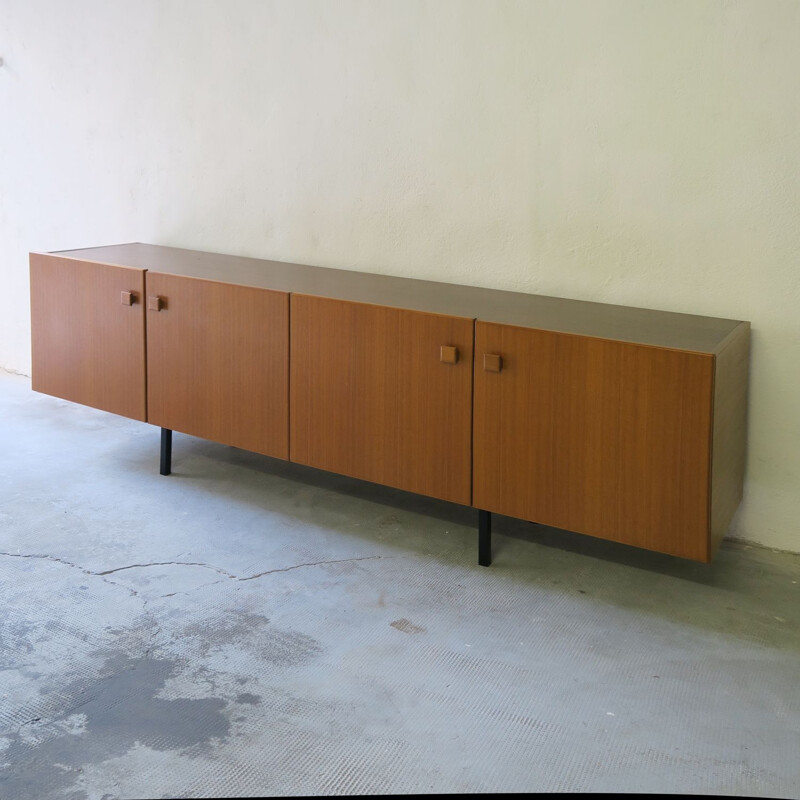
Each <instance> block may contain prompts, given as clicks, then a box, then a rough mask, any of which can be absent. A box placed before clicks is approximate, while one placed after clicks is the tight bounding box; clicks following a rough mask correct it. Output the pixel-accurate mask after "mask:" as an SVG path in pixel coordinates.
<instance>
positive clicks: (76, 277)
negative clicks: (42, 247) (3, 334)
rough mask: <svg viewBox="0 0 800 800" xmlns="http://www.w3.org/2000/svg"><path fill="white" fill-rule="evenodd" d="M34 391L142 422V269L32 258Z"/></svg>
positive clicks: (34, 256)
mask: <svg viewBox="0 0 800 800" xmlns="http://www.w3.org/2000/svg"><path fill="white" fill-rule="evenodd" d="M30 278H31V351H32V357H33V361H32V383H31V385H32V387H33V389H34V390H35V391H37V392H44V393H45V394H51V395H55V396H56V397H62V398H64V399H65V400H72V401H74V402H76V403H82V404H84V405H87V406H92V407H94V408H100V409H103V410H104V411H111V412H113V413H114V414H121V415H122V416H124V417H131V418H133V419H138V420H144V419H145V353H144V311H143V306H142V297H143V293H144V272H143V271H142V270H140V269H130V268H128V267H114V266H109V265H106V264H95V263H92V262H86V261H78V260H76V259H71V258H60V257H58V256H53V255H45V254H36V253H32V254H31V256H30Z"/></svg>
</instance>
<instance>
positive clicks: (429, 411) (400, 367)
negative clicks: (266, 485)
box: [290, 295, 473, 505]
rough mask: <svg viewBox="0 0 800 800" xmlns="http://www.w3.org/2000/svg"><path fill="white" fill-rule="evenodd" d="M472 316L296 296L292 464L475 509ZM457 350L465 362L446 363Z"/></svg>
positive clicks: (292, 323) (293, 314)
mask: <svg viewBox="0 0 800 800" xmlns="http://www.w3.org/2000/svg"><path fill="white" fill-rule="evenodd" d="M472 330H473V323H472V320H469V319H459V318H454V317H448V316H442V315H437V314H426V313H420V312H415V311H404V310H400V309H394V308H386V307H381V306H372V305H366V304H362V303H351V302H345V301H341V300H331V299H327V298H320V297H309V296H304V295H292V299H291V413H290V420H291V448H290V449H291V460H292V461H296V462H297V463H300V464H307V465H309V466H312V467H318V468H320V469H325V470H330V471H332V472H337V473H339V474H342V475H350V476H352V477H356V478H361V479H363V480H368V481H373V482H375V483H381V484H385V485H387V486H394V487H396V488H399V489H405V490H407V491H410V492H416V493H418V494H424V495H428V496H431V497H437V498H440V499H443V500H450V501H452V502H455V503H462V504H464V505H468V504H469V502H470V468H471V455H470V426H471V422H470V420H471V394H472ZM442 346H445V347H455V348H457V350H458V354H459V357H458V361H457V362H456V363H455V364H447V363H444V362H442V361H441V348H442Z"/></svg>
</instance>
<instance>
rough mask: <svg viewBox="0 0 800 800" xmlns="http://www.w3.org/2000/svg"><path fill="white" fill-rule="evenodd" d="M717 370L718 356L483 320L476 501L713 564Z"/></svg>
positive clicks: (478, 354)
mask: <svg viewBox="0 0 800 800" xmlns="http://www.w3.org/2000/svg"><path fill="white" fill-rule="evenodd" d="M484 354H490V355H498V356H500V357H501V359H502V369H501V371H499V372H492V371H486V370H485V369H484V368H483V357H484ZM712 367H713V359H712V357H711V356H709V355H702V354H695V353H686V352H682V351H677V350H665V349H661V348H655V347H649V346H642V345H633V344H628V343H623V342H616V341H609V340H604V339H595V338H590V337H582V336H575V335H572V334H560V333H552V332H548V331H538V330H532V329H525V328H515V327H511V326H504V325H493V324H488V323H482V322H478V323H477V327H476V350H475V408H474V485H473V504H474V505H476V506H478V507H479V508H484V509H486V510H487V511H495V512H498V513H501V514H507V515H509V516H513V517H519V518H521V519H528V520H532V521H534V522H539V523H542V524H546V525H552V526H554V527H557V528H563V529H566V530H571V531H576V532H579V533H586V534H591V535H593V536H598V537H601V538H604V539H611V540H614V541H618V542H623V543H625V544H631V545H635V546H638V547H643V548H646V549H649V550H657V551H660V552H664V553H670V554H673V555H678V556H682V557H684V558H692V559H695V560H699V561H706V560H707V558H708V508H709V505H708V503H709V498H708V482H709V465H710V457H709V456H710V454H709V447H710V440H711V436H710V433H711V431H710V425H711V382H712Z"/></svg>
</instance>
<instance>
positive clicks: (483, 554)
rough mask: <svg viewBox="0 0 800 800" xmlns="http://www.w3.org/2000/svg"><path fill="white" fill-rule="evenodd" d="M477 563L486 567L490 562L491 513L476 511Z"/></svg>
mask: <svg viewBox="0 0 800 800" xmlns="http://www.w3.org/2000/svg"><path fill="white" fill-rule="evenodd" d="M478 563H479V564H480V565H481V566H482V567H488V566H489V565H490V564H491V563H492V513H491V511H480V510H479V511H478Z"/></svg>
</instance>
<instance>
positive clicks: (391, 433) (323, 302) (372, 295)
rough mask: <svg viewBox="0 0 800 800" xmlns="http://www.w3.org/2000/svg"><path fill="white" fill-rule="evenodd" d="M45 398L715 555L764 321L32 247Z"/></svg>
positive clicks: (481, 505)
mask: <svg viewBox="0 0 800 800" xmlns="http://www.w3.org/2000/svg"><path fill="white" fill-rule="evenodd" d="M30 278H31V318H32V326H31V329H32V352H33V372H32V386H33V389H34V390H35V391H38V392H44V393H46V394H50V395H55V396H56V397H61V398H64V399H66V400H71V401H74V402H77V403H82V404H85V405H88V406H93V407H95V408H99V409H103V410H105V411H110V412H113V413H115V414H121V415H123V416H126V417H130V418H132V419H136V420H141V421H143V422H149V423H151V424H153V425H157V426H159V427H160V428H161V429H162V449H161V471H162V473H163V474H169V472H170V469H171V466H170V465H171V436H172V431H173V430H175V431H180V432H183V433H187V434H191V435H193V436H198V437H201V438H204V439H209V440H212V441H216V442H221V443H223V444H228V445H232V446H235V447H239V448H243V449H246V450H251V451H255V452H258V453H263V454H265V455H268V456H272V457H274V458H279V459H286V460H289V461H293V462H296V463H299V464H305V465H308V466H311V467H316V468H319V469H323V470H329V471H332V472H336V473H339V474H342V475H348V476H351V477H354V478H359V479H362V480H366V481H372V482H375V483H380V484H384V485H387V486H392V487H396V488H398V489H403V490H406V491H409V492H415V493H418V494H422V495H428V496H430V497H435V498H439V499H442V500H446V501H449V502H453V503H459V504H461V505H465V506H473V507H475V508H476V509H478V512H479V513H478V520H479V525H478V528H479V537H478V560H479V563H480V564H483V565H488V564H489V563H490V562H491V514H492V513H497V514H503V515H507V516H510V517H516V518H519V519H524V520H529V521H532V522H537V523H541V524H544V525H549V526H553V527H556V528H561V529H566V530H571V531H575V532H578V533H583V534H588V535H591V536H596V537H600V538H603V539H610V540H613V541H616V542H622V543H624V544H628V545H632V546H636V547H641V548H645V549H648V550H655V551H659V552H662V553H668V554H671V555H675V556H679V557H682V558H687V559H693V560H696V561H702V562H709V561H711V559H712V557H713V555H714V553H715V551H716V549H717V547H718V545H719V543H720V541H721V540H722V538H723V537H724V535H725V532H726V530H727V528H728V526H729V524H730V521H731V518H732V516H733V514H734V512H735V511H736V508H737V506H738V504H739V502H740V500H741V496H742V483H743V474H744V463H745V442H746V416H747V384H748V371H749V339H750V324H749V323H748V322H740V321H736V320H728V319H718V318H712V317H703V316H695V315H688V314H677V313H672V312H665V311H655V310H648V309H639V308H628V307H623V306H615V305H608V304H602V303H591V302H585V301H579V300H566V299H561V298H554V297H542V296H539V295H529V294H522V293H517V292H505V291H497V290H491V289H481V288H477V287H469V286H460V285H454V284H446V283H434V282H431V281H422V280H414V279H409V278H396V277H390V276H385V275H375V274H365V273H359V272H355V271H350V270H337V269H327V268H323V267H312V266H306V265H302V264H288V263H283V262H276V261H263V260H259V259H251V258H242V257H238V256H228V255H220V254H214V253H205V252H198V251H192V250H182V249H177V248H171V247H162V246H157V245H149V244H139V243H134V244H122V245H112V246H106V247H96V248H89V249H83V250H69V251H61V252H56V253H31V254H30Z"/></svg>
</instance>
